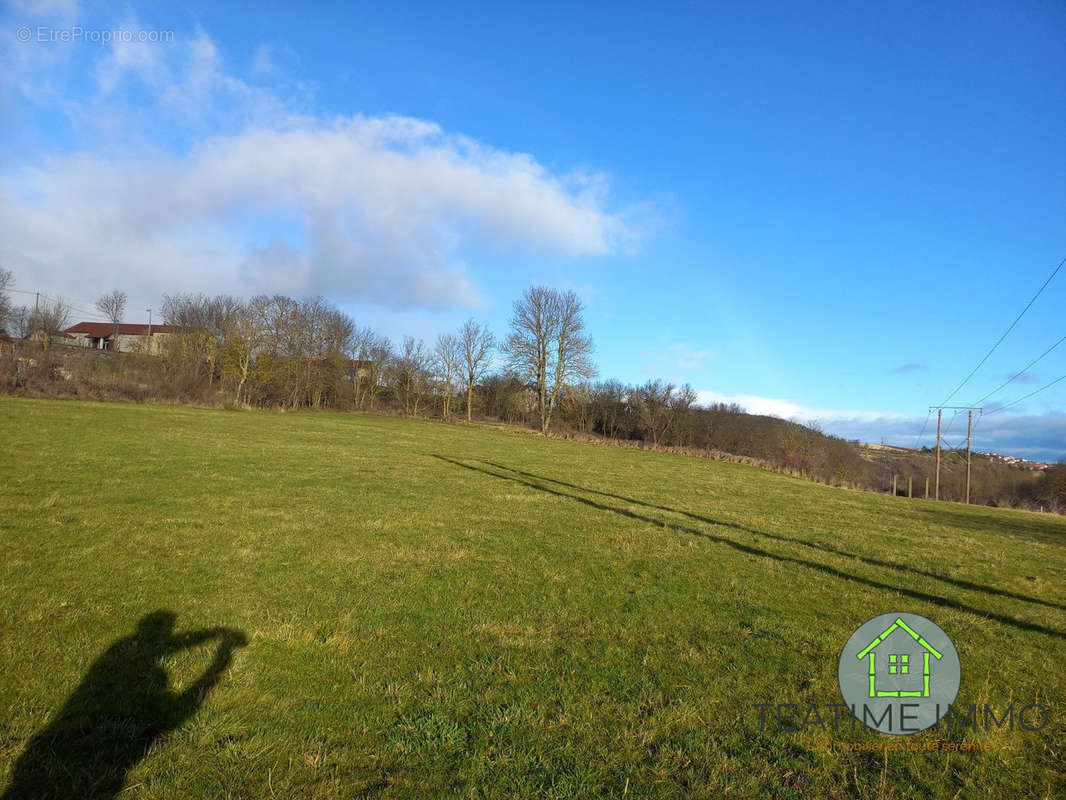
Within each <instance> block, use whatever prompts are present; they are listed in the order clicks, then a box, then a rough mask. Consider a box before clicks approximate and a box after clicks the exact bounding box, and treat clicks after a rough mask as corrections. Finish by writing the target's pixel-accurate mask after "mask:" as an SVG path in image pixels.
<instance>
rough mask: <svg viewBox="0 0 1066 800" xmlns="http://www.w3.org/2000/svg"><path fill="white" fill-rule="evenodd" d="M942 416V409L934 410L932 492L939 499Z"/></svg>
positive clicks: (935, 498) (934, 497)
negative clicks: (934, 436) (934, 487)
mask: <svg viewBox="0 0 1066 800" xmlns="http://www.w3.org/2000/svg"><path fill="white" fill-rule="evenodd" d="M943 417H944V409H942V408H938V409H937V410H936V489H935V492H934V494H933V499H934V500H939V499H940V421H941V420H942V419H943Z"/></svg>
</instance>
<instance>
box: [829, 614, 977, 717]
mask: <svg viewBox="0 0 1066 800" xmlns="http://www.w3.org/2000/svg"><path fill="white" fill-rule="evenodd" d="M837 674H838V678H839V681H840V693H841V694H842V695H843V696H844V701H845V702H846V703H847V705H848V707H849V708H850V709H851V713H852V714H853V715H854V716H855V717H856V718H857V719H858V720H860V721H861V722H862V723H863V724H864V725H866V726H867V727H868V728H872V729H873V730H876V731H879V732H881V733H891V734H907V733H917V732H918V731H921V730H925V729H926V728H928V727H930V726H932V725H935V724H936V723H937V722H938V721H939V720H940V719H941V718H942V717H943V716H944V715H945V714H946V713H947V711H948V708H949V707H950V706H951V703H952V702H954V700H955V697H956V696H957V695H958V692H959V684H960V682H961V670H960V667H959V654H958V652H957V651H956V650H955V645H954V644H952V642H951V639H950V638H949V637H948V635H947V634H946V633H945V632H944V631H943V630H942V629H941V628H940V627H939V626H937V625H936V624H935V623H934V622H932V621H930V620H928V619H926V618H925V617H922V616H919V615H918V614H911V613H909V612H905V611H899V612H891V613H887V614H880V615H878V616H876V617H874V618H873V619H870V620H867V621H866V622H864V623H863V624H862V625H860V626H859V627H858V628H857V629H856V630H855V632H854V633H853V634H852V635H851V637H850V638H849V639H848V641H847V644H845V645H844V650H843V652H841V654H840V662H839V665H838V673H837Z"/></svg>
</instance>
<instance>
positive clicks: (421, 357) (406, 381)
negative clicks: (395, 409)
mask: <svg viewBox="0 0 1066 800" xmlns="http://www.w3.org/2000/svg"><path fill="white" fill-rule="evenodd" d="M429 363H430V358H429V355H428V354H427V353H426V348H425V344H424V343H423V342H422V340H421V339H415V338H414V337H412V336H407V337H405V338H404V340H403V347H402V349H401V350H400V351H399V352H398V353H397V354H396V356H395V357H394V358H393V360H392V364H391V365H390V370H389V375H390V378H391V380H390V382H391V383H392V386H393V388H394V390H395V391H396V394H397V395H398V396H399V397H400V399H401V401H402V403H403V413H404V414H406V415H408V416H418V408H419V406H420V405H421V404H422V400H423V398H425V396H426V391H427V389H428V388H429V381H428V378H429Z"/></svg>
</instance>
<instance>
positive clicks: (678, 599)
mask: <svg viewBox="0 0 1066 800" xmlns="http://www.w3.org/2000/svg"><path fill="white" fill-rule="evenodd" d="M0 441H2V442H3V458H0V555H2V560H0V600H2V603H0V787H2V786H5V785H7V784H8V782H9V781H11V780H12V776H13V775H15V773H16V771H17V769H18V768H17V767H16V764H17V763H19V759H20V756H21V757H22V762H21V763H22V765H23V767H25V765H26V763H27V756H25V755H24V751H27V752H30V754H31V756H33V754H35V753H36V754H38V755H40V753H42V752H46V753H47V757H43V756H42V757H40V758H38V759H37V760H38V762H39V763H37V764H36V767H37V771H36V772H35V773H33V775H35V776H36V777H34V778H33V779H34V780H37V781H38V782H39V784H40V788H41V789H42V790H47V789H49V788H50V787H51V788H55V786H59V785H60V784H61V783H62V780H60V778H59V777H57V776H56V775H54V774H53V773H55V772H56V771H57V770H58V771H63V770H66V772H67V776H66V778H64V780H68V781H69V780H75V779H76V775H77V774H84V775H94V776H96V777H97V778H99V777H100V775H101V774H102V773H103V772H106V771H107V769H110V770H111V772H112V773H114V772H115V771H116V770H117V771H118V776H119V778H120V779H123V780H124V785H125V787H126V789H125V791H124V792H123V793H122V794H121V796H122V797H123V798H127V797H128V798H184V797H240V798H268V797H278V798H290V797H291V798H297V797H300V798H303V797H306V798H340V797H360V796H383V797H438V796H461V797H468V796H469V797H483V796H487V797H595V796H602V797H623V796H625V797H729V796H737V797H745V796H747V797H755V796H764V797H765V796H773V797H815V796H818V797H886V798H896V797H899V798H904V797H914V796H926V797H955V796H1004V797H1005V796H1013V797H1053V796H1063V794H1064V793H1066V780H1064V778H1063V772H1062V764H1063V750H1064V747H1063V746H1064V739H1063V733H1064V732H1066V709H1064V706H1063V701H1064V700H1066V678H1064V673H1063V670H1062V666H1061V665H1062V664H1063V663H1064V661H1066V520H1063V519H1061V518H1054V517H1050V516H1045V515H1036V514H1027V513H1022V512H1009V511H1002V510H991V509H983V508H977V507H965V506H960V505H956V504H947V503H942V504H934V503H932V502H926V501H922V500H907V499H905V498H893V497H887V496H881V495H875V494H867V493H860V492H850V491H844V490H840V489H833V488H828V487H824V486H820V485H815V484H810V483H806V482H803V481H800V480H797V479H793V478H789V477H786V476H782V475H777V474H773V473H769V472H764V471H760V470H758V469H754V468H751V467H746V466H740V465H735V464H725V463H716V462H711V461H705V460H702V459H694V458H686V457H683V456H677V455H671V454H661V453H652V452H640V451H632V450H625V449H617V448H609V447H595V446H590V445H583V444H574V443H568V442H562V441H556V440H544V439H541V438H539V437H536V436H534V435H531V434H527V433H524V432H521V431H517V430H508V429H496V428H491V427H488V426H481V427H477V426H474V427H467V426H459V425H444V424H441V423H436V422H427V421H410V420H401V419H394V418H386V417H373V416H356V415H342V414H324V413H323V414H313V413H304V414H272V413H267V412H222V411H210V410H197V409H191V408H177V407H150V406H134V405H105V404H88V403H76V402H57V401H43V400H18V399H10V398H7V399H4V398H0ZM159 610H168V611H170V612H173V613H174V614H175V615H176V631H177V633H179V634H180V633H182V632H188V631H194V630H202V629H214V628H217V627H220V626H224V627H225V628H226V629H229V630H231V631H239V632H240V635H243V636H244V637H245V638H246V640H247V643H246V644H245V645H244V646H240V645H239V643H238V644H237V645H235V646H234V647H233V649H232V660H231V661H227V662H226V663H225V664H224V665H223V666H224V669H223V670H222V671H221V676H220V678H219V680H218V681H217V684H214V685H213V686H212V687H208V688H209V690H204V691H202V692H200V693H199V695H198V699H199V700H202V704H200V705H199V707H198V710H196V712H195V713H193V714H191V715H190V716H188V718H185V719H183V720H179V719H178V718H177V717H175V718H174V720H171V721H164V722H163V723H161V725H162V727H169V728H171V730H169V731H168V732H165V733H163V734H161V735H152V736H150V737H148V738H146V739H145V740H144V741H146V742H148V745H147V746H146V752H144V753H143V754H142V753H138V754H136V756H135V757H132V758H130V759H129V762H130V763H128V764H125V766H122V767H121V768H120V767H117V766H116V764H117V763H118V762H117V761H114V762H113V763H112V762H109V761H108V759H109V758H112V759H113V758H114V757H113V756H109V755H108V754H107V752H105V751H106V749H107V748H106V747H104V746H103V745H104V744H106V743H107V742H111V741H112V739H106V737H107V736H113V733H114V732H113V730H111V728H107V725H110V722H108V723H107V725H105V726H104V727H105V728H107V730H109V731H111V733H107V732H106V731H103V730H102V729H98V727H99V724H100V718H101V716H107V715H111V716H112V717H113V716H116V715H117V716H120V717H121V716H123V715H126V717H127V718H126V719H125V720H124V721H122V720H120V722H121V723H122V725H126V726H127V728H129V727H130V726H133V727H136V726H138V725H142V726H143V725H150V724H151V721H152V720H151V719H150V716H151V714H152V713H156V712H154V711H152V710H151V709H149V710H148V711H145V710H144V708H143V707H139V706H138V702H139V701H138V697H140V695H139V694H138V691H139V690H138V689H137V688H136V686H133V687H130V686H126V689H125V691H127V694H123V695H122V696H121V697H118V698H117V699H116V698H115V697H113V696H110V699H108V700H107V701H106V703H105V702H104V701H101V700H100V699H99V698H100V697H101V696H102V695H101V692H104V693H105V694H106V693H107V692H111V694H112V695H114V694H115V692H120V691H123V690H121V689H118V688H115V687H114V686H112V685H111V683H108V682H107V681H108V680H110V679H109V678H108V679H105V680H104V682H103V683H102V684H101V685H102V686H104V688H103V689H100V690H99V691H96V692H95V693H93V692H87V690H85V686H86V684H87V683H91V682H92V681H95V680H97V679H98V677H99V675H100V674H101V672H103V673H106V672H107V671H108V669H111V670H112V671H114V669H113V667H107V668H106V669H103V670H101V669H100V668H97V669H96V670H94V668H93V664H94V662H96V660H97V659H98V658H100V657H101V654H103V653H105V652H106V651H108V648H109V647H111V646H112V645H113V644H114V643H116V642H120V645H117V646H116V648H115V651H114V653H112V655H115V654H116V653H117V654H118V655H117V656H116V657H117V658H118V660H117V661H115V660H114V659H112V660H107V659H103V660H102V662H100V663H104V664H105V665H106V664H110V665H114V664H119V665H120V666H119V668H118V670H119V671H120V672H121V669H122V667H121V664H123V663H125V662H124V661H123V660H122V659H123V658H125V656H123V655H122V654H123V653H126V652H127V650H126V649H124V648H134V649H136V646H137V645H136V643H133V644H131V643H130V642H131V640H130V639H128V638H127V639H124V637H130V636H131V635H132V634H133V633H134V631H135V630H136V628H137V625H138V621H140V620H142V619H143V618H145V616H146V615H148V614H151V613H152V612H155V611H159ZM893 610H903V611H912V612H915V613H918V614H922V615H924V616H927V617H929V618H930V619H932V620H933V621H935V622H937V623H938V624H939V625H940V626H941V627H943V628H944V629H945V630H946V631H947V632H948V634H949V635H951V637H952V638H953V640H954V642H955V645H956V647H957V648H958V650H959V654H960V658H961V661H962V668H963V683H962V689H961V691H960V696H959V698H958V701H957V704H958V705H961V706H968V705H969V704H970V703H977V704H979V705H983V704H984V703H988V704H989V705H990V706H992V707H993V708H994V709H995V710H996V712H997V714H999V713H1002V711H1003V710H1004V709H1005V708H1006V706H1007V705H1008V704H1009V703H1012V702H1013V703H1014V704H1015V707H1016V708H1017V707H1020V706H1021V705H1025V704H1027V703H1032V702H1037V703H1041V704H1042V705H1044V706H1046V707H1047V708H1048V710H1049V713H1050V721H1049V722H1048V724H1047V726H1046V727H1045V728H1044V729H1043V730H1042V731H1040V732H1039V733H1033V732H1026V731H1021V730H1017V729H1015V730H1014V731H1008V730H1007V729H1006V728H1004V729H1000V730H996V729H994V728H993V729H992V730H989V731H987V732H986V731H985V730H983V729H979V730H978V731H977V732H973V731H971V730H970V729H968V728H967V729H964V730H958V729H956V730H953V731H948V730H943V731H941V732H939V733H937V732H933V731H927V732H924V733H922V734H918V735H916V736H913V737H908V739H909V740H910V741H914V742H922V743H928V742H936V741H946V740H964V741H971V742H980V743H983V744H987V745H988V747H989V749H988V750H986V751H981V752H961V753H960V752H950V753H949V752H891V753H877V752H875V753H869V752H863V753H839V752H825V751H823V750H820V749H818V748H819V747H821V746H824V745H825V744H827V743H829V742H854V741H860V742H876V741H879V740H882V739H885V740H887V739H889V738H894V737H882V736H878V735H875V734H872V733H868V732H866V731H864V730H863V729H862V728H861V726H860V728H859V729H856V730H855V731H851V730H850V729H849V728H847V727H846V726H842V729H841V730H840V731H839V732H837V733H833V732H832V731H831V730H829V731H824V732H823V731H821V730H820V729H818V728H817V727H809V728H808V729H807V730H806V731H804V732H800V733H778V732H776V731H775V730H773V728H772V726H768V727H767V728H766V729H765V730H760V726H759V712H758V710H757V709H754V708H752V706H751V704H753V703H796V704H798V705H800V706H801V707H802V708H805V707H806V705H807V704H810V703H817V704H819V706H820V707H822V709H823V713H824V709H825V708H826V706H827V705H828V704H830V703H836V702H839V691H838V688H837V684H836V668H837V659H838V657H839V653H840V649H841V648H842V646H843V644H844V642H845V641H846V640H847V638H848V636H849V635H850V634H851V632H852V631H853V630H854V629H855V628H856V627H857V626H858V625H859V624H860V623H862V622H863V621H865V620H866V619H868V618H869V617H872V616H874V615H876V614H879V613H882V612H886V611H893ZM235 635H237V634H235ZM215 652H216V649H215V645H214V644H213V643H212V642H204V643H202V644H200V645H198V646H195V647H188V648H184V649H178V650H177V651H176V652H173V653H171V654H169V655H167V656H166V657H165V658H163V659H162V666H163V668H165V669H166V670H167V673H168V676H169V681H170V686H171V688H172V689H173V690H174V691H175V692H180V691H181V690H182V689H183V688H184V687H188V686H189V685H190V684H191V683H192V682H193V681H195V680H196V678H197V676H198V675H201V674H202V673H203V671H204V670H205V668H207V667H208V665H209V662H211V659H212V655H213V654H214V653H215ZM109 658H110V657H109ZM89 675H93V676H97V677H94V678H92V680H90V679H89V678H87V676H89ZM120 677H122V676H120ZM127 677H128V676H127ZM134 677H136V676H134ZM115 680H116V681H118V678H116V679H115ZM79 685H81V686H82V689H81V690H79V691H80V693H79V692H78V691H76V687H79ZM121 685H122V684H121V681H119V682H118V683H116V684H115V686H121ZM108 687H111V688H108ZM97 688H99V687H97ZM194 688H195V687H194ZM72 694H74V695H75V696H76V697H75V701H73V702H72V703H71V704H67V701H68V698H69V697H70V696H71V695H72ZM79 698H80V699H79ZM85 698H89V699H88V700H86V699H85ZM79 703H80V704H81V705H80V706H79ZM94 703H96V704H97V705H98V706H99V707H94V706H93V704H94ZM107 703H110V705H109V706H108V707H107V708H104V707H103V706H104V705H106V704H107ZM65 704H67V705H65ZM84 706H87V707H84ZM72 708H73V709H74V710H73V711H71V709H72ZM802 708H801V713H802ZM64 709H66V710H64ZM79 709H80V710H79ZM75 712H78V713H80V714H81V716H80V717H78V713H75ZM159 713H160V714H163V712H159ZM146 715H147V717H146ZM108 719H110V717H108ZM146 719H147V721H146ZM79 720H80V722H79ZM87 720H88V722H86V721H87ZM175 720H176V721H175ZM79 724H80V725H81V726H82V727H81V728H80V729H78V730H79V732H78V733H77V736H79V737H81V738H80V739H78V742H79V747H80V748H81V749H79V750H77V751H76V752H75V750H74V749H70V750H69V752H68V753H66V754H64V752H63V749H64V746H65V745H63V742H68V740H65V739H62V738H58V739H56V738H54V735H55V734H56V731H58V730H62V729H64V727H69V728H76V727H77V726H78V725H79ZM94 726H96V727H94ZM119 728H120V729H122V730H126V729H127V728H121V725H120V726H119ZM42 731H43V732H44V733H45V735H44V736H40V735H38V734H40V733H41V732H42ZM72 735H73V734H72ZM35 736H36V738H34V737H35ZM50 737H51V738H50ZM46 740H47V741H46ZM105 740H106V741H105ZM48 742H53V745H52V746H51V748H52V749H51V750H48V747H49V745H48ZM98 743H99V744H100V745H101V746H100V747H98V748H95V749H94V744H98ZM142 756H143V757H142ZM34 757H36V756H34ZM64 758H65V759H66V760H64ZM123 763H125V762H123ZM126 766H128V768H129V770H128V773H125V767H126ZM72 771H73V772H72ZM71 774H74V775H75V778H71ZM49 775H51V776H52V777H48V776H49ZM113 777H114V775H112V778H113ZM53 779H54V781H55V784H54V786H53V783H52V782H51V781H53ZM23 783H25V780H23ZM21 788H24V787H21ZM12 791H13V790H12ZM94 791H95V792H97V793H98V794H101V795H104V794H106V791H107V790H105V788H104V783H99V784H98V785H97V786H96V787H95V788H93V787H89V788H88V789H87V790H86V792H85V796H92V794H93V792H94ZM20 796H21V795H20Z"/></svg>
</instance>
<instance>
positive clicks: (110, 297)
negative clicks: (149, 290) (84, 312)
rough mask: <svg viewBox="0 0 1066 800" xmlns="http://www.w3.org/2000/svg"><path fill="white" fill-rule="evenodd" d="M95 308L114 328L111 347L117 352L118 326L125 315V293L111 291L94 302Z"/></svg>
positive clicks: (116, 290)
mask: <svg viewBox="0 0 1066 800" xmlns="http://www.w3.org/2000/svg"><path fill="white" fill-rule="evenodd" d="M96 308H97V310H98V311H99V312H100V313H101V314H103V315H104V316H105V317H107V318H108V319H109V320H111V324H112V325H114V326H115V327H114V330H113V331H112V336H111V347H112V349H114V350H117V349H118V331H119V325H121V324H122V315H123V314H125V313H126V293H125V292H123V291H119V290H118V289H112V290H111V291H110V292H108V293H107V294H105V295H103V296H101V297H100V299H99V300H97V301H96Z"/></svg>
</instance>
